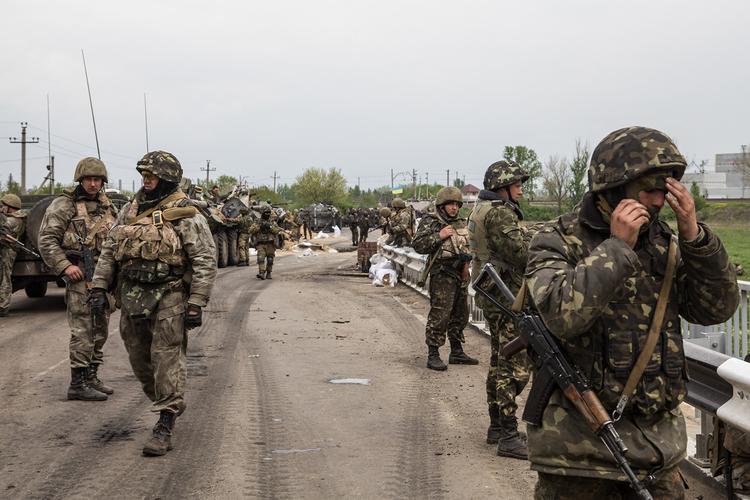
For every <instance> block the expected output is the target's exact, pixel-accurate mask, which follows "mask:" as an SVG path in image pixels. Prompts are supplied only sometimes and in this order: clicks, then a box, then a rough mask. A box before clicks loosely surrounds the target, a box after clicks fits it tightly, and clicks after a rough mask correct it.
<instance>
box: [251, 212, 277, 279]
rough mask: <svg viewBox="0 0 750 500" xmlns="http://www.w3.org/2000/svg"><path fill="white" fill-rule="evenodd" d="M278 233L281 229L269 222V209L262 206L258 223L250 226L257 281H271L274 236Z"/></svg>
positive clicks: (274, 250) (274, 244) (274, 246)
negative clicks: (256, 267) (256, 256)
mask: <svg viewBox="0 0 750 500" xmlns="http://www.w3.org/2000/svg"><path fill="white" fill-rule="evenodd" d="M280 232H281V228H280V227H279V226H277V225H276V223H275V222H273V221H272V220H271V207H270V206H268V205H265V206H263V207H262V208H261V209H260V221H258V222H255V223H253V225H252V226H250V235H251V236H252V238H253V242H254V244H255V248H256V250H258V274H256V275H255V277H256V278H258V279H261V280H265V279H269V280H270V279H273V278H272V277H271V271H273V258H274V256H275V255H276V235H277V234H279V233H280Z"/></svg>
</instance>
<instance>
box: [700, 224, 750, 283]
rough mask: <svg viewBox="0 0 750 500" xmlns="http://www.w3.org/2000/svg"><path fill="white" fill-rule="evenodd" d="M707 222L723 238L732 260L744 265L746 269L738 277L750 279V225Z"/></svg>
mask: <svg viewBox="0 0 750 500" xmlns="http://www.w3.org/2000/svg"><path fill="white" fill-rule="evenodd" d="M707 223H708V226H709V227H710V228H711V229H712V230H713V231H714V232H715V233H716V234H718V235H719V238H721V241H722V242H723V243H724V246H725V247H726V249H727V252H729V257H730V258H731V259H732V262H734V263H736V264H740V265H742V268H743V269H744V270H745V273H744V274H743V275H742V276H738V279H740V280H750V227H747V225H745V226H731V225H721V224H718V223H717V224H711V222H710V221H708V222H707Z"/></svg>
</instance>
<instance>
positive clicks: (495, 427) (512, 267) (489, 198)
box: [469, 160, 531, 459]
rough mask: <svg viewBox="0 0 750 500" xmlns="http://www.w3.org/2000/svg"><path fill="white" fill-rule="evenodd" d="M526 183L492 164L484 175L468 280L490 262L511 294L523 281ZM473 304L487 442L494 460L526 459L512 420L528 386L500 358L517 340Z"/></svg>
mask: <svg viewBox="0 0 750 500" xmlns="http://www.w3.org/2000/svg"><path fill="white" fill-rule="evenodd" d="M528 178H529V176H528V175H527V174H526V173H525V172H524V171H523V170H522V169H521V167H519V166H518V164H516V163H515V162H512V161H506V160H501V161H498V162H496V163H493V164H492V165H490V166H489V167H488V168H487V171H486V172H485V174H484V189H483V190H482V191H480V192H479V200H478V201H477V203H476V205H474V210H473V211H472V212H471V215H470V216H469V234H470V242H471V252H472V255H473V257H474V259H473V261H472V266H473V269H472V274H473V275H474V276H478V275H479V271H480V269H481V268H482V266H484V265H485V264H486V263H487V262H491V263H492V264H493V265H494V266H495V269H496V270H497V272H498V273H499V274H500V276H501V277H502V278H503V281H505V283H506V284H507V285H508V287H509V288H510V290H511V291H512V292H513V293H514V294H516V293H518V290H519V289H520V287H521V283H522V281H523V271H524V269H525V268H526V253H527V251H528V249H529V242H530V240H531V237H530V233H529V231H528V230H527V229H526V228H525V227H524V226H521V224H520V221H521V220H523V212H521V208H520V206H519V205H518V200H519V199H520V198H521V197H522V196H523V187H522V183H523V182H525V181H526V180H527V179H528ZM497 298H498V299H499V300H502V298H501V297H497ZM476 301H477V305H479V306H480V307H481V308H482V311H483V312H484V319H485V322H486V323H487V326H489V329H490V346H491V352H492V353H491V355H490V367H489V371H488V373H487V404H488V405H489V414H490V426H489V429H487V442H488V443H490V444H494V443H497V454H498V455H499V456H503V457H512V458H519V459H526V458H527V454H528V452H527V449H526V442H525V439H524V438H525V435H524V434H522V433H519V432H518V420H517V419H516V410H517V409H518V405H517V404H516V397H517V396H518V395H519V394H520V393H521V391H523V388H524V387H525V386H526V384H527V383H528V381H529V372H528V365H527V361H526V356H525V355H523V354H521V355H518V356H515V357H513V358H512V359H510V360H508V359H505V358H503V357H502V356H500V350H501V349H502V348H503V346H504V345H505V344H506V343H508V342H510V341H511V340H513V339H514V338H516V336H517V333H516V331H515V328H514V326H513V321H512V320H511V319H510V318H507V317H505V316H504V315H503V314H502V312H501V311H500V309H499V308H498V307H497V306H495V305H493V304H492V303H490V302H489V301H486V300H482V297H481V296H478V297H477V298H476ZM508 305H510V304H508Z"/></svg>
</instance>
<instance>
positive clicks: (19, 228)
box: [0, 210, 29, 239]
mask: <svg viewBox="0 0 750 500" xmlns="http://www.w3.org/2000/svg"><path fill="white" fill-rule="evenodd" d="M28 215H29V212H28V211H26V210H17V211H15V212H12V213H9V214H7V217H8V219H7V221H6V223H5V225H6V227H7V228H8V229H9V230H10V232H11V236H13V237H14V238H16V239H19V238H20V237H21V235H22V234H23V232H24V231H25V230H26V217H28ZM1 225H3V224H2V221H0V226H1Z"/></svg>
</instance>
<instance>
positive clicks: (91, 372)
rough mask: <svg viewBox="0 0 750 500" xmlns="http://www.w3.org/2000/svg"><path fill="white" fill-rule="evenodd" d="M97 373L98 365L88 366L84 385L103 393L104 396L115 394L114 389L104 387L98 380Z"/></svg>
mask: <svg viewBox="0 0 750 500" xmlns="http://www.w3.org/2000/svg"><path fill="white" fill-rule="evenodd" d="M98 371H99V365H98V364H92V365H89V368H88V372H86V383H87V384H88V385H89V387H91V388H92V389H96V390H97V391H99V392H103V393H104V394H114V393H115V390H114V389H112V388H111V387H110V386H108V385H105V384H104V382H102V381H101V380H99V376H98V375H97V372H98Z"/></svg>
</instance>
